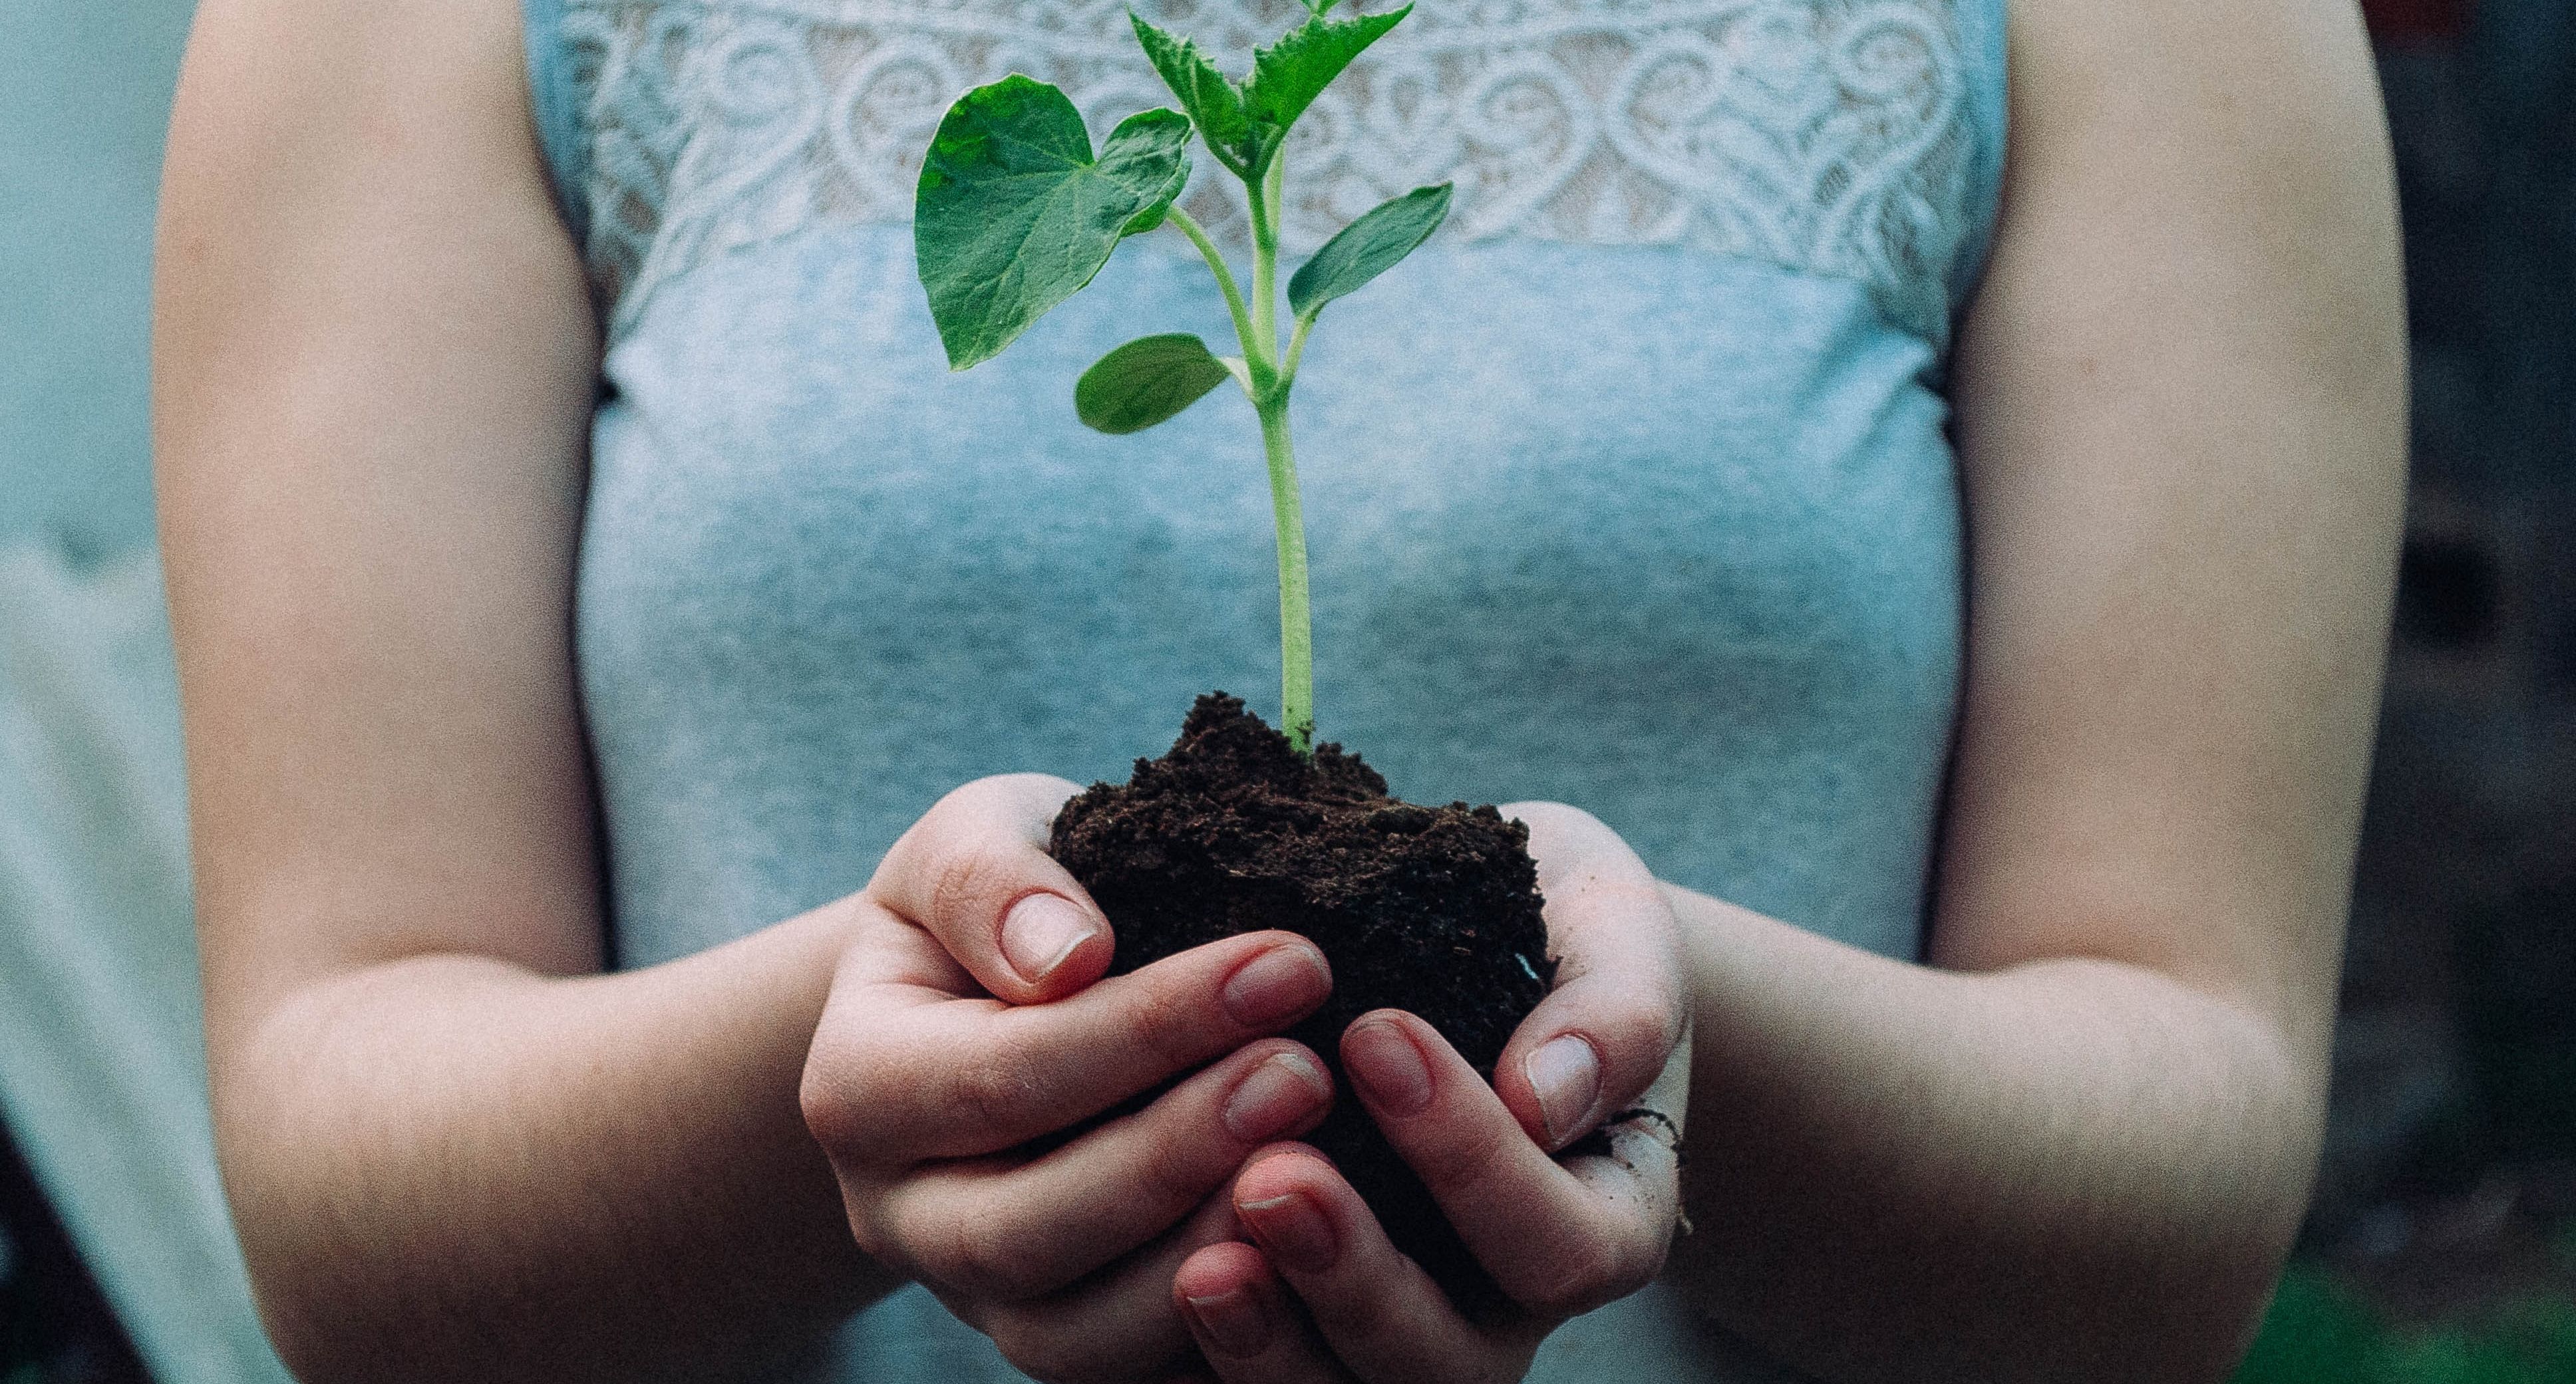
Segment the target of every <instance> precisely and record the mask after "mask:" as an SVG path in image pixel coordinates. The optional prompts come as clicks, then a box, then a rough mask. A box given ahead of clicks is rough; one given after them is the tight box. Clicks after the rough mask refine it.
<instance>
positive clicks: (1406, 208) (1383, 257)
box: [1288, 183, 1450, 317]
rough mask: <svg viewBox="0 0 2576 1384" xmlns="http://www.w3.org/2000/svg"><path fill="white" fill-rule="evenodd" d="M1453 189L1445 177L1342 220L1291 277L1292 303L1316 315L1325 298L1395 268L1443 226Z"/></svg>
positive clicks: (1304, 313)
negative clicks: (1338, 230) (1338, 229)
mask: <svg viewBox="0 0 2576 1384" xmlns="http://www.w3.org/2000/svg"><path fill="white" fill-rule="evenodd" d="M1449 191H1450V185H1449V184H1447V183H1442V184H1440V185H1438V186H1436V187H1417V188H1415V189H1414V190H1412V191H1411V192H1408V193H1406V194H1404V195H1403V196H1401V197H1398V198H1396V199H1394V200H1393V201H1388V202H1380V203H1379V204H1378V205H1376V206H1375V207H1372V208H1370V209H1369V211H1368V212H1367V214H1365V215H1363V216H1362V217H1360V219H1359V220H1357V221H1354V222H1352V223H1351V224H1349V225H1347V226H1344V227H1343V228H1342V229H1341V233H1340V234H1339V235H1336V236H1334V237H1333V238H1332V239H1330V240H1328V241H1325V242H1324V248H1322V249H1320V250H1317V251H1316V252H1315V257H1314V258H1313V259H1310V260H1308V261H1306V262H1305V263H1304V264H1302V265H1299V266H1298V267H1297V273H1296V275H1295V277H1293V278H1291V279H1289V280H1288V307H1289V309H1290V310H1291V311H1293V312H1295V313H1296V314H1297V315H1298V316H1299V317H1312V316H1314V315H1315V314H1316V313H1318V312H1321V311H1323V308H1324V304H1326V303H1329V302H1331V301H1333V300H1334V299H1336V298H1339V297H1341V296H1342V295H1343V294H1345V293H1350V292H1353V291H1355V290H1357V289H1358V288H1359V287H1360V286H1361V285H1362V284H1365V283H1367V282H1368V281H1369V280H1371V279H1374V278H1376V277H1377V276H1378V275H1380V274H1383V273H1385V272H1386V271H1388V270H1390V269H1393V268H1394V267H1395V266H1396V265H1397V264H1398V263H1400V262H1401V261H1402V260H1403V259H1404V257H1405V256H1407V255H1409V254H1412V253H1413V250H1414V247H1415V246H1417V245H1420V244H1421V243H1422V242H1424V241H1426V240H1428V239H1430V238H1431V233H1432V232H1433V231H1436V230H1438V229H1440V222H1441V220H1442V219H1443V218H1444V217H1446V216H1448V215H1449Z"/></svg>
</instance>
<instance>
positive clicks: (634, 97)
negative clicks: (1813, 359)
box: [564, 0, 1976, 341]
mask: <svg viewBox="0 0 2576 1384" xmlns="http://www.w3.org/2000/svg"><path fill="white" fill-rule="evenodd" d="M1950 3H1951V0H1423V3H1422V4H1421V5H1420V6H1419V7H1418V8H1417V9H1416V10H1415V12H1414V14H1413V16H1412V17H1411V18H1410V19H1408V20H1407V21H1406V22H1405V23H1404V25H1403V26H1402V27H1400V28H1398V29H1397V30H1396V31H1395V32H1394V33H1393V34H1391V35H1389V36H1388V37H1387V39H1385V40H1384V41H1382V42H1381V43H1380V44H1379V45H1378V46H1377V47H1376V48H1375V49H1373V50H1371V51H1370V52H1369V53H1368V54H1366V55H1364V56H1363V57H1362V58H1361V59H1360V60H1359V61H1358V62H1357V63H1355V64H1354V65H1353V66H1352V68H1351V70H1350V72H1349V74H1348V75H1346V76H1345V77H1344V78H1343V79H1342V80H1341V81H1340V82H1339V83H1337V84H1335V86H1334V87H1333V88H1332V89H1331V90H1330V91H1329V92H1327V93H1326V94H1325V95H1324V97H1323V98H1322V99H1321V100H1319V101H1317V102H1316V103H1315V105H1314V107H1313V108H1312V110H1310V111H1309V112H1308V113H1307V115H1306V116H1305V117H1304V119H1303V120H1302V121H1301V122H1300V124H1299V125H1298V127H1297V130H1296V132H1295V133H1294V135H1292V137H1291V140H1290V143H1289V147H1288V151H1287V154H1286V157H1287V159H1288V172H1289V189H1290V193H1291V197H1292V201H1293V205H1292V206H1291V207H1290V208H1289V210H1288V213H1287V215H1286V217H1285V220H1284V226H1283V242H1284V245H1285V248H1286V249H1288V250H1289V251H1291V252H1294V253H1304V252H1306V251H1309V250H1311V249H1313V248H1314V247H1315V246H1316V245H1318V244H1320V243H1321V242H1322V241H1323V239H1324V238H1325V237H1326V236H1329V235H1330V234H1332V233H1333V232H1334V231H1335V230H1337V229H1339V228H1340V227H1341V226H1342V225H1343V224H1344V223H1346V222H1348V221H1349V220H1350V219H1351V218H1352V217H1354V216H1357V215H1358V214H1359V213H1361V212H1363V211H1366V210H1367V209H1368V208H1370V207H1371V206H1374V205H1376V204H1377V203H1378V202H1379V201H1382V200H1384V199H1385V198H1387V197H1391V196H1394V195H1397V194H1399V193H1402V192H1404V191H1406V190H1408V189H1411V188H1413V187H1416V186H1419V185H1421V184H1424V183H1433V182H1439V181H1442V180H1447V179H1454V180H1455V181H1456V182H1457V184H1458V199H1457V202H1456V205H1455V210H1454V211H1453V213H1452V215H1451V218H1450V225H1449V228H1448V229H1447V230H1445V231H1444V232H1443V235H1444V237H1458V238H1462V239H1468V240H1486V239H1493V238H1497V237H1506V236H1530V237H1538V238H1543V239H1548V240H1557V241H1569V242H1575V243H1582V244H1599V245H1640V244H1645V245H1685V246H1692V247H1696V248H1700V249H1705V250H1709V251H1713V252H1716V253H1722V254H1730V255H1739V256H1745V257H1749V258H1754V259H1759V260H1763V261H1767V262H1770V263H1773V264H1779V265H1783V266H1787V267H1789V268H1793V269H1798V270H1803V271H1808V272H1813V273H1817V274H1824V275H1830V276H1836V277H1840V278H1846V279H1852V280H1857V281H1859V282H1861V283H1863V284H1865V285H1866V286H1867V287H1868V288H1869V290H1870V292H1871V293H1872V295H1873V296H1874V297H1875V298H1876V300H1877V302H1878V303H1879V305H1880V307H1881V309H1882V310H1883V311H1884V312H1885V313H1886V314H1887V315H1888V316H1889V318H1891V319H1892V320H1894V321H1895V322H1897V323H1899V324H1901V325H1903V326H1905V327H1907V328H1909V329H1911V330H1913V331H1915V332H1917V333H1918V334H1920V335H1922V336H1924V337H1925V338H1926V339H1928V340H1933V341H1940V340H1942V339H1944V338H1945V337H1946V335H1947V326H1948V317H1949V310H1950V304H1949V301H1948V289H1947V278H1948V271H1949V269H1950V265H1951V260H1952V258H1953V257H1954V256H1955V255H1956V254H1958V253H1959V248H1960V245H1961V242H1962V240H1963V237H1964V235H1965V232H1966V230H1967V227H1968V223H1969V221H1970V216H1971V213H1970V208H1969V205H1968V203H1969V188H1968V182H1969V169H1970V166H1971V163H1972V162H1973V158H1974V152H1975V150H1974V145H1975V141H1976V131H1975V129H1974V127H1973V120H1972V118H1971V116H1970V115H1969V109H1968V107H1969V103H1968V100H1967V93H1966V91H1965V89H1964V83H1965V78H1964V75H1963V71H1962V62H1961V57H1960V53H1959V38H1958V31H1957V25H1956V22H1955V20H1954V18H1953V16H1952V14H1951V11H1950V8H1949V6H1950ZM1367 7H1368V8H1369V9H1372V10H1374V9H1377V8H1380V7H1381V4H1380V3H1377V2H1376V0H1371V3H1369V4H1368V6H1367ZM1137 9H1138V11H1139V12H1140V13H1143V14H1144V15H1145V16H1146V17H1147V18H1149V19H1152V20H1154V21H1156V22H1157V23H1160V24H1163V25H1164V26H1165V27H1167V28H1171V29H1174V30H1176V31H1179V32H1182V33H1186V34H1189V35H1191V36H1192V37H1195V38H1196V39H1198V40H1199V42H1200V44H1201V46H1203V47H1206V48H1208V49H1209V50H1210V51H1212V52H1214V53H1215V54H1217V55H1218V60H1219V62H1220V64H1221V65H1230V66H1231V67H1232V68H1235V69H1239V68H1240V67H1241V66H1242V65H1243V64H1244V63H1245V62H1246V61H1247V57H1248V55H1249V53H1250V52H1251V49H1252V47H1253V46H1254V45H1255V44H1256V43H1260V42H1266V41H1268V40H1269V39H1270V38H1272V37H1274V36H1276V35H1277V34H1278V33H1279V32H1281V31H1282V30H1284V29H1286V28H1287V27H1288V26H1289V24H1290V22H1291V21H1292V20H1293V19H1295V18H1298V17H1300V16H1301V15H1302V11H1301V10H1299V9H1298V8H1297V6H1296V5H1295V3H1294V0H1141V3H1139V4H1138V5H1137ZM564 40H565V41H566V42H567V43H568V44H570V45H571V47H572V50H573V56H574V62H575V67H574V73H575V78H574V80H575V84H576V91H577V93H578V99H579V100H580V103H581V105H580V110H581V112H582V122H581V124H582V137H583V138H585V139H586V140H587V141H588V143H589V148H588V151H587V152H588V156H589V157H588V171H587V186H586V187H584V188H582V189H580V192H581V195H583V197H584V198H585V200H586V201H587V203H588V208H589V213H590V243H589V245H588V247H587V253H588V258H589V261H590V264H591V269H592V273H593V275H594V276H595V278H596V279H597V281H598V284H599V288H600V291H601V295H602V301H603V302H604V303H606V304H609V305H610V313H611V330H612V333H622V332H623V331H624V330H625V328H626V327H627V326H629V325H631V323H632V322H633V321H634V319H635V316H636V314H637V313H638V312H639V311H640V309H641V308H642V306H643V304H644V303H645V302H646V301H647V300H648V299H649V298H650V296H651V294H652V292H653V290H654V288H655V287H656V286H657V285H658V284H660V283H662V282H663V281H664V280H666V279H668V278H670V277H671V276H673V275H675V274H680V273H683V272H686V271H687V270H689V269H690V268H692V267H694V266H696V265H698V264H701V263H703V262H705V261H706V260H707V259H709V258H710V257H712V256H715V255H718V254H721V253H724V252H726V251H728V250H732V249H735V248H738V247H742V246H746V245H753V244H758V243H761V242H763V241H767V240H771V239H774V238H777V237H780V236H784V235H789V234H792V233H794V232H796V231H799V230H802V229H805V228H808V227H811V226H815V225H820V224H850V223H860V222H898V221H903V220H906V219H908V218H909V217H910V216H911V214H912V190H913V183H914V181H915V179H916V178H917V176H918V175H919V172H920V167H921V154H922V150H923V149H924V148H925V147H926V146H927V145H928V143H929V141H930V136H931V132H932V131H933V130H934V129H935V128H936V127H937V125H938V123H939V118H940V115H941V114H942V112H944V111H945V110H946V109H947V107H948V104H949V102H951V101H952V100H954V99H955V98H956V97H957V96H958V94H959V93H961V92H963V91H965V90H966V89H967V88H968V87H970V86H974V85H976V84H978V83H982V82H988V81H992V80H995V79H997V78H999V77H1000V76H1002V75H1003V74H1005V73H1009V72H1014V71H1017V72H1025V73H1028V74H1029V75H1031V76H1034V77H1038V78H1041V79H1043V80H1046V81H1050V82H1053V83H1055V84H1056V85H1058V86H1060V87H1062V88H1064V90H1065V91H1066V93H1067V94H1068V95H1070V96H1071V97H1072V98H1073V101H1074V104H1075V105H1076V106H1078V107H1079V108H1081V110H1082V112H1083V114H1084V116H1085V118H1086V119H1087V120H1088V121H1089V123H1090V124H1091V126H1092V129H1093V131H1094V136H1095V138H1096V137H1097V136H1098V135H1099V134H1100V133H1103V132H1105V131H1106V130H1107V129H1108V128H1109V126H1110V125H1112V124H1114V123H1115V122H1116V121H1117V120H1118V119H1120V118H1121V117H1124V116H1126V115H1127V114H1129V113H1131V112H1134V111H1137V110H1142V109H1144V108H1146V107H1148V106H1168V105H1172V104H1174V103H1173V101H1172V99H1171V97H1170V94H1169V93H1168V92H1166V91H1165V90H1164V89H1163V87H1162V85H1161V83H1160V82H1159V81H1157V80H1156V78H1155V76H1154V74H1153V71H1152V69H1151V68H1150V67H1149V66H1148V65H1147V64H1146V62H1145V60H1144V57H1143V54H1142V53H1141V52H1140V51H1139V50H1138V48H1137V47H1136V43H1135V39H1134V36H1133V34H1132V33H1131V31H1130V29H1129V27H1128V22H1127V3H1126V0H571V3H570V4H569V5H568V7H567V14H566V18H565V33H564ZM1193 162H1194V164H1195V165H1196V172H1195V173H1194V175H1193V176H1194V182H1193V185H1192V189H1191V191H1190V192H1189V194H1188V198H1189V201H1188V203H1187V205H1188V206H1189V207H1190V208H1191V210H1192V211H1193V212H1194V213H1197V214H1199V216H1200V217H1201V219H1202V220H1204V221H1206V222H1208V223H1209V225H1210V228H1211V229H1212V230H1222V231H1225V232H1227V233H1228V234H1230V235H1234V236H1236V237H1239V236H1240V235H1241V227H1240V224H1239V223H1240V220H1241V216H1240V212H1239V211H1238V210H1237V209H1236V206H1235V203H1234V190H1233V188H1232V186H1231V183H1232V179H1231V178H1230V177H1229V176H1228V175H1226V174H1225V173H1224V172H1223V170H1222V169H1219V168H1218V167H1217V166H1216V164H1215V160H1213V159H1211V158H1208V157H1206V154H1205V151H1204V150H1199V151H1198V153H1197V157H1195V158H1194V160H1193ZM1145 240H1146V241H1147V242H1148V243H1154V242H1160V241H1165V240H1169V241H1170V242H1171V245H1172V248H1173V249H1174V251H1175V252H1178V253H1187V246H1186V244H1185V243H1183V242H1181V240H1180V238H1179V237H1160V236H1152V237H1146V238H1145Z"/></svg>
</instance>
